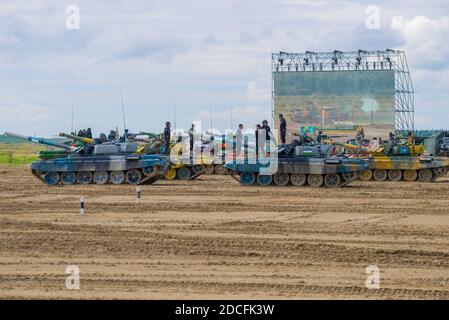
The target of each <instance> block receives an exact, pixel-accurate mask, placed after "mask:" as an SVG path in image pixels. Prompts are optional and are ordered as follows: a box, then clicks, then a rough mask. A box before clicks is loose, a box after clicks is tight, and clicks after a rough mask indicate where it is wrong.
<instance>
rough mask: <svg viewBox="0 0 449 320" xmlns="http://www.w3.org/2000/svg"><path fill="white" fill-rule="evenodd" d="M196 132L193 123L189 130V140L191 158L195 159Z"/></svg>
mask: <svg viewBox="0 0 449 320" xmlns="http://www.w3.org/2000/svg"><path fill="white" fill-rule="evenodd" d="M194 132H195V124H193V123H192V127H191V128H190V129H189V131H188V133H189V140H190V157H191V158H192V157H193V145H194V143H193V142H194V141H193V134H194Z"/></svg>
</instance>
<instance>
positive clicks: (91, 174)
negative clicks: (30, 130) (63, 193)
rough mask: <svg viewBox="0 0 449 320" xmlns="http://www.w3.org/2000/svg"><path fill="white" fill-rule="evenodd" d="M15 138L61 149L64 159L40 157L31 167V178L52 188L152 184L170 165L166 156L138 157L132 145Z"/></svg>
mask: <svg viewBox="0 0 449 320" xmlns="http://www.w3.org/2000/svg"><path fill="white" fill-rule="evenodd" d="M15 136H20V137H22V138H26V139H27V140H29V141H32V142H35V143H40V144H45V145H51V146H52V147H56V148H60V149H63V152H64V156H63V157H58V158H49V159H47V158H41V160H39V161H36V162H33V163H32V164H31V166H30V168H31V172H32V173H33V175H34V176H36V177H37V178H39V179H40V180H41V181H43V182H45V183H46V184H47V185H52V186H54V185H58V184H62V185H74V184H90V183H94V184H98V185H104V184H106V183H112V184H116V185H119V184H123V183H128V184H133V185H139V184H152V183H154V182H155V181H157V180H158V179H160V178H162V177H163V176H164V174H165V172H166V171H167V169H168V166H169V161H168V159H167V157H164V156H162V155H149V154H137V153H136V151H137V148H138V147H139V145H138V144H137V143H135V142H123V143H107V144H96V145H91V144H86V145H85V146H84V147H78V148H76V147H73V146H68V145H64V144H59V143H54V142H53V141H50V140H47V139H42V138H35V137H27V136H21V135H17V134H16V135H15Z"/></svg>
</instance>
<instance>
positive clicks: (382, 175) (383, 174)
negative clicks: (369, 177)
mask: <svg viewBox="0 0 449 320" xmlns="http://www.w3.org/2000/svg"><path fill="white" fill-rule="evenodd" d="M373 176H374V180H376V181H385V180H387V177H388V172H387V170H383V169H381V170H374V173H373Z"/></svg>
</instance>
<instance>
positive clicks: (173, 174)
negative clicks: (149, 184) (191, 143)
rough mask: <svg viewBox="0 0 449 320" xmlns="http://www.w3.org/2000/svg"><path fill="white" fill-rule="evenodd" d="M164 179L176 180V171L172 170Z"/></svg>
mask: <svg viewBox="0 0 449 320" xmlns="http://www.w3.org/2000/svg"><path fill="white" fill-rule="evenodd" d="M164 178H165V179H167V180H175V178H176V169H173V168H170V169H168V171H167V172H166V173H165V175H164Z"/></svg>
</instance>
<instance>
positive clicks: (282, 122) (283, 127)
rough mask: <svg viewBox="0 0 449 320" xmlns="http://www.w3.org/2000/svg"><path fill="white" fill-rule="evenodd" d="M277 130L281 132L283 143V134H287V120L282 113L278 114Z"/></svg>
mask: <svg viewBox="0 0 449 320" xmlns="http://www.w3.org/2000/svg"><path fill="white" fill-rule="evenodd" d="M279 121H280V125H279V131H280V132H281V143H283V144H285V135H286V134H287V120H285V118H284V115H283V114H279Z"/></svg>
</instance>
